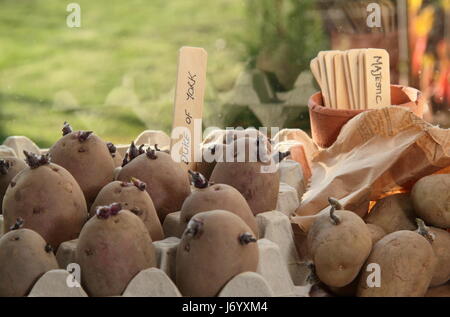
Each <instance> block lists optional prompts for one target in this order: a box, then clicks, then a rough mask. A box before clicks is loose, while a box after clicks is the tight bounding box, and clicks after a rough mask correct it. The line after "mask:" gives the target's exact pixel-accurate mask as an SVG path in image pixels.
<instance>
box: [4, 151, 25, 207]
mask: <svg viewBox="0 0 450 317" xmlns="http://www.w3.org/2000/svg"><path fill="white" fill-rule="evenodd" d="M2 160H4V161H6V162H8V163H9V165H10V167H9V168H8V172H7V173H6V174H5V175H3V174H1V173H0V215H1V214H2V204H3V197H4V196H5V193H6V189H7V188H8V185H9V183H10V182H11V180H12V179H13V178H14V177H15V176H16V175H17V174H19V172H21V171H22V170H23V169H24V168H26V167H27V164H25V162H24V161H23V160H21V159H19V158H15V157H8V158H4V159H2Z"/></svg>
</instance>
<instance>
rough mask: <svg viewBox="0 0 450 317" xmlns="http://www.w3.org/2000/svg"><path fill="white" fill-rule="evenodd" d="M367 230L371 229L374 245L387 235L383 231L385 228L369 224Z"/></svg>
mask: <svg viewBox="0 0 450 317" xmlns="http://www.w3.org/2000/svg"><path fill="white" fill-rule="evenodd" d="M367 228H368V229H369V232H370V236H371V237H372V245H374V244H375V243H377V242H378V241H380V240H381V239H382V238H383V237H384V236H385V235H386V232H385V231H384V230H383V228H381V227H379V226H377V225H374V224H371V223H368V224H367Z"/></svg>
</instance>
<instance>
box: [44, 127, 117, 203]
mask: <svg viewBox="0 0 450 317" xmlns="http://www.w3.org/2000/svg"><path fill="white" fill-rule="evenodd" d="M49 153H50V157H51V159H52V162H53V163H55V164H58V165H60V166H62V167H64V168H65V169H67V170H68V171H69V172H70V174H72V176H73V177H74V178H75V179H76V180H77V182H78V184H79V185H80V187H81V189H82V190H83V193H84V196H85V198H86V202H87V204H88V206H90V205H91V204H92V203H93V202H94V200H95V197H97V194H98V193H99V191H100V190H101V189H102V188H103V187H104V186H105V185H106V184H108V183H110V182H112V181H113V180H114V168H115V164H114V160H113V158H112V156H111V153H110V151H109V148H108V146H107V145H106V143H105V142H104V141H103V140H102V139H100V138H99V137H98V136H97V135H95V134H93V133H92V131H77V132H73V131H72V129H71V128H70V126H69V125H68V124H67V123H66V124H65V125H64V129H63V137H62V138H61V139H59V140H58V141H57V142H56V143H55V144H54V145H53V146H52V147H51V148H50V150H49Z"/></svg>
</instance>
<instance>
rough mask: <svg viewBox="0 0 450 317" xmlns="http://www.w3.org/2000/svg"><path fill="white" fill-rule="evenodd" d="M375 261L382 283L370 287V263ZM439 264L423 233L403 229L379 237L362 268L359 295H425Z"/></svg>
mask: <svg viewBox="0 0 450 317" xmlns="http://www.w3.org/2000/svg"><path fill="white" fill-rule="evenodd" d="M371 263H376V264H378V265H379V266H380V268H381V285H380V287H368V286H367V278H368V276H369V275H370V274H371V273H372V272H371V271H369V272H368V271H367V266H368V265H369V264H371ZM435 265H436V257H435V255H434V252H433V248H432V247H431V244H430V243H429V242H428V241H427V239H425V238H424V237H422V236H421V235H420V234H418V233H416V232H413V231H407V230H401V231H397V232H393V233H390V234H388V235H386V236H385V237H384V238H382V239H381V240H380V241H378V242H377V243H376V244H375V245H374V246H373V249H372V252H371V253H370V256H369V258H368V259H367V261H366V264H365V265H364V267H363V268H362V271H361V272H362V274H361V278H360V280H359V283H358V290H357V296H359V297H417V296H424V295H425V293H426V291H427V289H428V286H429V285H430V282H431V278H432V277H433V272H434V268H435Z"/></svg>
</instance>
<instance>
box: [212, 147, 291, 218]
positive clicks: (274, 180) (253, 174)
mask: <svg viewBox="0 0 450 317" xmlns="http://www.w3.org/2000/svg"><path fill="white" fill-rule="evenodd" d="M226 151H227V152H228V151H229V152H231V153H233V152H234V159H233V161H232V162H230V161H228V160H227V162H217V164H216V167H215V168H214V170H213V172H212V175H211V182H214V183H219V184H227V185H230V186H233V187H234V188H236V189H237V190H238V191H239V192H240V193H241V194H242V195H243V196H244V198H245V199H246V200H247V202H248V204H249V206H250V208H251V209H252V212H253V214H254V215H257V214H258V213H261V212H265V211H271V210H275V208H276V206H277V201H278V191H279V186H280V173H279V170H278V166H276V164H275V163H276V162H278V160H279V159H278V157H277V158H276V160H275V161H273V160H270V157H271V156H272V154H270V153H269V152H268V151H267V150H265V149H264V147H261V146H260V145H259V141H258V140H257V139H250V138H240V139H238V140H237V141H235V142H234V143H232V144H231V145H228V146H227V148H226ZM260 152H261V153H260ZM276 156H278V154H276ZM283 157H284V156H282V157H281V159H282V158H283Z"/></svg>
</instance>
